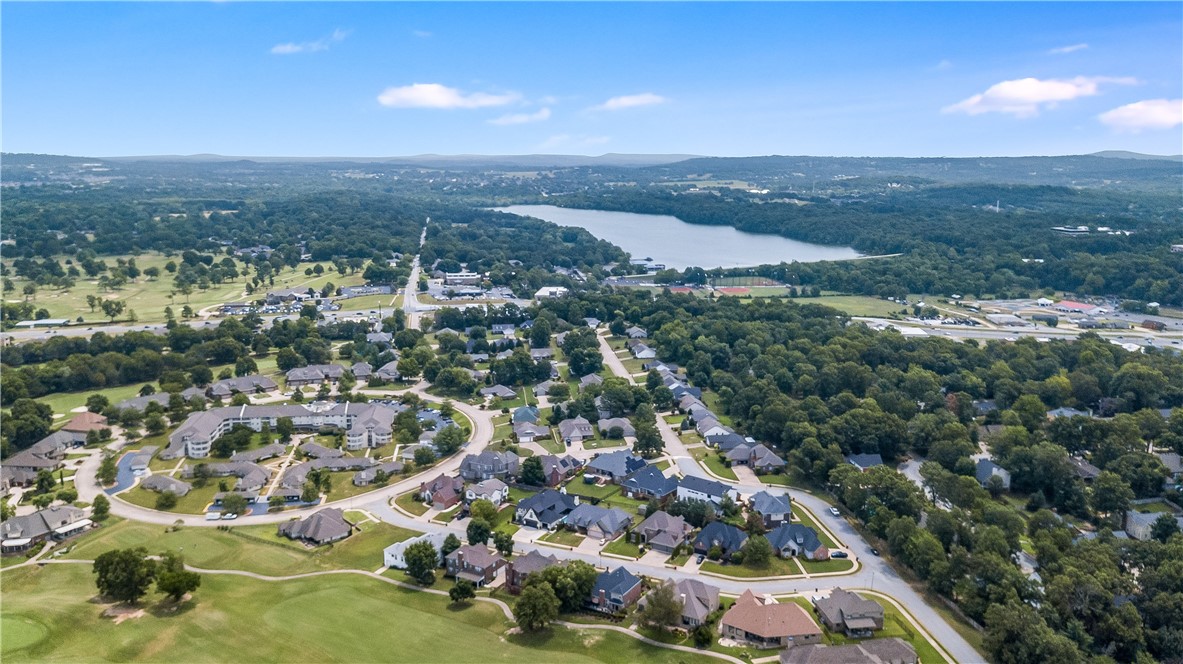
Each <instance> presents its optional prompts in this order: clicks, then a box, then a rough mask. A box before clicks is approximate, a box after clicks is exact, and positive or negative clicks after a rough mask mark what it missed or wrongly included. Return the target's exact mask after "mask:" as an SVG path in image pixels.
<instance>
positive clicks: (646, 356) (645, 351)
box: [632, 344, 657, 360]
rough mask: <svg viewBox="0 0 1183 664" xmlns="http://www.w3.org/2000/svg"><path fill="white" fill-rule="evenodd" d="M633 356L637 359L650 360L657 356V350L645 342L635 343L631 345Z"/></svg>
mask: <svg viewBox="0 0 1183 664" xmlns="http://www.w3.org/2000/svg"><path fill="white" fill-rule="evenodd" d="M632 351H633V357H635V358H637V359H638V360H652V359H655V358H656V357H657V351H655V350H653V349H652V348H650V347H649V346H646V345H645V344H637V345H635V346H633V348H632Z"/></svg>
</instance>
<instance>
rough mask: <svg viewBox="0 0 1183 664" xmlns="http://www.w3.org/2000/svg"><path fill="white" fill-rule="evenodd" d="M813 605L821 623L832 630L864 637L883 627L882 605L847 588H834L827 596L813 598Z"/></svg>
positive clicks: (850, 635)
mask: <svg viewBox="0 0 1183 664" xmlns="http://www.w3.org/2000/svg"><path fill="white" fill-rule="evenodd" d="M813 607H814V608H815V609H817V615H818V616H819V617H820V618H821V620H822V624H823V625H825V626H826V628H827V629H829V630H830V631H833V632H843V633H845V634H846V636H849V637H854V638H866V637H869V636H871V635H872V634H874V632H875V630H878V629H883V607H882V606H880V605H879V603H878V602H873V601H871V600H869V599H863V598H862V597H860V596H858V595H856V594H854V593H852V592H850V591H849V590H843V589H841V588H835V589H834V590H833V591H832V592H831V593H830V596H829V597H819V598H817V599H815V600H813Z"/></svg>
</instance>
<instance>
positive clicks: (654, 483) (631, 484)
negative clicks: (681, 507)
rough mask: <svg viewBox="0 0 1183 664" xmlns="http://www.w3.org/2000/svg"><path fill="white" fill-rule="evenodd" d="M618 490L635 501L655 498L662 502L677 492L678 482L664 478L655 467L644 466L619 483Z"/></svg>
mask: <svg viewBox="0 0 1183 664" xmlns="http://www.w3.org/2000/svg"><path fill="white" fill-rule="evenodd" d="M620 490H621V492H622V493H624V495H625V496H628V497H629V498H633V499H635V500H649V499H650V498H656V499H657V500H658V501H664V500H666V499H667V498H669V497H670V496H672V495H674V494H675V493H677V492H678V480H677V478H674V477H666V476H665V474H664V473H662V472H661V469H660V468H658V467H657V466H655V465H653V464H646V465H644V466H642V467H641V469H640V470H637V471H636V472H634V473H632V474H631V475H629V476H628V477H626V478H625V479H624V481H622V482H621V483H620Z"/></svg>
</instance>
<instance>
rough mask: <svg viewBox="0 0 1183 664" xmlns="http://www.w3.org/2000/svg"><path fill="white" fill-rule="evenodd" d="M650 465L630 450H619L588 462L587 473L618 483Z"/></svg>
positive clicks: (598, 456)
mask: <svg viewBox="0 0 1183 664" xmlns="http://www.w3.org/2000/svg"><path fill="white" fill-rule="evenodd" d="M585 421H586V420H585ZM648 463H649V462H648V461H645V460H644V459H642V458H641V457H639V456H635V455H634V454H633V453H632V452H630V451H628V450H617V451H616V452H609V453H607V454H598V455H596V457H595V458H594V459H592V460H591V461H590V462H588V464H587V472H588V473H591V474H593V475H599V476H600V477H603V478H604V479H606V480H608V481H609V482H615V483H618V482H621V481H622V480H624V478H626V477H628V476H629V475H632V474H633V473H635V472H637V471H638V470H640V469H641V468H643V467H645V466H646V465H648Z"/></svg>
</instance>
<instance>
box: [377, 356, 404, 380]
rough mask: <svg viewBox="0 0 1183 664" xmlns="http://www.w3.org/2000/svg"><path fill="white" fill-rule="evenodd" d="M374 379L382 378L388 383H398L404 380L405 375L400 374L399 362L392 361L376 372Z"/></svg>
mask: <svg viewBox="0 0 1183 664" xmlns="http://www.w3.org/2000/svg"><path fill="white" fill-rule="evenodd" d="M373 377H374V378H381V379H382V380H384V381H386V382H388V383H397V382H398V381H400V380H402V377H403V375H402V374H401V373H399V372H398V360H391V361H389V362H387V363H386V364H383V365H382V366H381V367H378V369H377V371H375V372H374V375H373Z"/></svg>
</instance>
